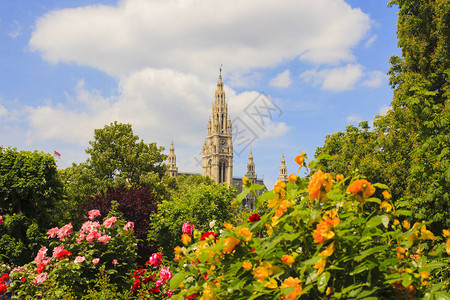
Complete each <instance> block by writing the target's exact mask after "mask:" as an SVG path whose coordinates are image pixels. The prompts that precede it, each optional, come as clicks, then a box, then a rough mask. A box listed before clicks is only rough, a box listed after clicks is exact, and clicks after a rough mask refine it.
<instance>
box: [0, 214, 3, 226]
mask: <svg viewBox="0 0 450 300" xmlns="http://www.w3.org/2000/svg"><path fill="white" fill-rule="evenodd" d="M0 225H3V217H2V216H0Z"/></svg>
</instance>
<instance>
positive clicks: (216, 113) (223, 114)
mask: <svg viewBox="0 0 450 300" xmlns="http://www.w3.org/2000/svg"><path fill="white" fill-rule="evenodd" d="M206 129H207V130H206V139H205V142H204V143H203V154H202V175H203V176H209V177H211V179H213V180H214V181H215V182H217V183H224V182H226V183H228V184H230V185H231V183H232V180H233V144H232V129H231V120H230V118H229V117H228V105H227V103H226V101H225V92H224V90H223V82H222V68H220V73H219V81H218V82H217V90H216V94H215V97H214V103H213V106H212V115H211V117H210V118H209V121H208V125H207V127H206Z"/></svg>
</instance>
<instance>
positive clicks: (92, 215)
mask: <svg viewBox="0 0 450 300" xmlns="http://www.w3.org/2000/svg"><path fill="white" fill-rule="evenodd" d="M88 215H89V220H91V221H92V220H94V219H95V218H96V217H100V216H101V214H100V211H99V210H98V209H93V210H90V211H89V212H88Z"/></svg>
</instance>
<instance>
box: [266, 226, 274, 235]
mask: <svg viewBox="0 0 450 300" xmlns="http://www.w3.org/2000/svg"><path fill="white" fill-rule="evenodd" d="M265 225H266V228H267V235H268V236H272V235H273V228H272V225H270V224H265Z"/></svg>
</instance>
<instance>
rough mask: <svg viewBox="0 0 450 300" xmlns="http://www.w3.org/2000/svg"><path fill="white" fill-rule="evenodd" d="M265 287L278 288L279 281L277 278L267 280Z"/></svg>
mask: <svg viewBox="0 0 450 300" xmlns="http://www.w3.org/2000/svg"><path fill="white" fill-rule="evenodd" d="M264 287H266V288H268V289H276V288H277V287H278V283H277V281H276V280H275V279H273V278H272V279H270V280H269V281H267V282H266V284H264Z"/></svg>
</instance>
